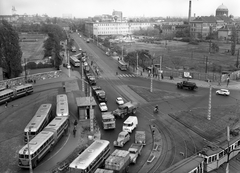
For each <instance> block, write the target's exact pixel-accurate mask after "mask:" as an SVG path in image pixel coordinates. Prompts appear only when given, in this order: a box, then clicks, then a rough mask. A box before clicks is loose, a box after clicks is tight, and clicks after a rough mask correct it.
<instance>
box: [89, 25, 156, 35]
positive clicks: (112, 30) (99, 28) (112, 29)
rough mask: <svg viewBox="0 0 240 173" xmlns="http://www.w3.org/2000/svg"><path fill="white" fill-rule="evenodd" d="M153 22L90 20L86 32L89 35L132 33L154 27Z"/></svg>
mask: <svg viewBox="0 0 240 173" xmlns="http://www.w3.org/2000/svg"><path fill="white" fill-rule="evenodd" d="M153 25H154V24H153V23H128V22H101V23H98V22H89V23H86V24H85V34H86V35H87V36H89V37H93V36H100V35H101V36H107V35H132V34H133V32H134V31H136V30H140V29H147V28H148V27H153Z"/></svg>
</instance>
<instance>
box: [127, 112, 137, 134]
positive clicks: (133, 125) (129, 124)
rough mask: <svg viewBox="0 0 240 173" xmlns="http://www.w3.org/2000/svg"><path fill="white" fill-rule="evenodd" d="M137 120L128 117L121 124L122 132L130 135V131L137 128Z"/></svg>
mask: <svg viewBox="0 0 240 173" xmlns="http://www.w3.org/2000/svg"><path fill="white" fill-rule="evenodd" d="M137 125H138V119H137V117H136V116H129V117H128V118H127V119H126V120H125V121H124V123H123V131H127V132H129V133H132V131H133V130H134V129H135V128H136V127H137Z"/></svg>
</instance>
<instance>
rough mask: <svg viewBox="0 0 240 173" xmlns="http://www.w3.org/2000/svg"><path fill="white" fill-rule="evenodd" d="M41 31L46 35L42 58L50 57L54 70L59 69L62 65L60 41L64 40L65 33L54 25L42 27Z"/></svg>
mask: <svg viewBox="0 0 240 173" xmlns="http://www.w3.org/2000/svg"><path fill="white" fill-rule="evenodd" d="M42 31H43V32H45V33H47V34H48V38H47V40H45V42H44V45H43V47H44V53H45V54H44V56H51V57H53V59H54V66H55V68H57V69H58V68H59V66H60V65H61V64H62V57H61V56H60V51H61V49H62V47H61V45H60V41H64V40H65V39H66V33H65V32H64V30H63V29H62V28H61V27H60V26H58V25H54V24H47V25H44V26H43V28H42Z"/></svg>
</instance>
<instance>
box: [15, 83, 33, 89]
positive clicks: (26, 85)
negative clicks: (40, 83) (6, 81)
mask: <svg viewBox="0 0 240 173" xmlns="http://www.w3.org/2000/svg"><path fill="white" fill-rule="evenodd" d="M32 86H33V85H32V84H24V85H19V86H15V87H14V89H15V90H20V89H23V88H27V87H32Z"/></svg>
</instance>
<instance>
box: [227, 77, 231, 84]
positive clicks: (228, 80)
mask: <svg viewBox="0 0 240 173" xmlns="http://www.w3.org/2000/svg"><path fill="white" fill-rule="evenodd" d="M229 82H230V79H229V77H228V78H227V86H228V84H229Z"/></svg>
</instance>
